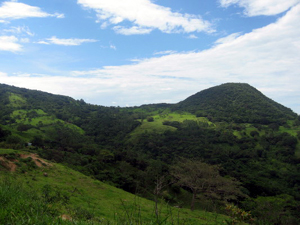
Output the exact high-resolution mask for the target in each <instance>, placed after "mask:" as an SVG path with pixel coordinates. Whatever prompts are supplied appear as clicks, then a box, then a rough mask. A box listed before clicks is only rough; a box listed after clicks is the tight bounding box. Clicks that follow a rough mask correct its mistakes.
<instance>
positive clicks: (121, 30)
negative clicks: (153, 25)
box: [113, 26, 152, 35]
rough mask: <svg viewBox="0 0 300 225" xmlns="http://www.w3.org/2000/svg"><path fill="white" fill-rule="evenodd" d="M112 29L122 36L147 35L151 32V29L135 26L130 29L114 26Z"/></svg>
mask: <svg viewBox="0 0 300 225" xmlns="http://www.w3.org/2000/svg"><path fill="white" fill-rule="evenodd" d="M113 29H114V31H115V32H116V33H118V34H123V35H133V34H149V33H151V31H152V29H149V28H143V27H137V26H133V27H130V28H125V27H122V26H115V27H114V28H113Z"/></svg>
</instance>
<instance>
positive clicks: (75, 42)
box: [37, 36, 97, 46]
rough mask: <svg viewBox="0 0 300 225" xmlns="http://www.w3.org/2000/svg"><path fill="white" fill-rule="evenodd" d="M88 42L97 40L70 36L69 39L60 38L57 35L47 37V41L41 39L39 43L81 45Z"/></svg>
mask: <svg viewBox="0 0 300 225" xmlns="http://www.w3.org/2000/svg"><path fill="white" fill-rule="evenodd" d="M87 42H97V40H94V39H78V38H69V39H60V38H57V37H55V36H53V37H51V38H47V39H46V40H45V41H39V42H37V43H38V44H56V45H65V46H76V45H81V44H83V43H87Z"/></svg>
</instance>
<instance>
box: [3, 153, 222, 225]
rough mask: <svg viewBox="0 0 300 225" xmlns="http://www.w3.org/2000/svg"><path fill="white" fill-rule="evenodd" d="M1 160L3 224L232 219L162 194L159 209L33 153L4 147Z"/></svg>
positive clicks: (169, 221) (213, 220)
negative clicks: (180, 203)
mask: <svg viewBox="0 0 300 225" xmlns="http://www.w3.org/2000/svg"><path fill="white" fill-rule="evenodd" d="M8 162H10V163H12V162H13V164H14V165H16V166H17V167H16V168H15V167H14V169H13V167H12V164H10V166H8V165H9V163H8ZM0 163H1V167H0V196H1V197H0V202H1V206H3V207H1V209H0V223H1V224H61V223H62V221H63V219H66V220H65V222H64V223H67V224H68V223H76V224H223V222H224V221H225V220H226V219H228V217H226V216H224V215H220V214H215V213H209V212H204V211H198V210H195V211H193V212H192V211H190V210H187V209H179V208H175V207H171V206H169V205H168V204H167V203H165V202H164V201H162V200H161V201H160V203H159V206H158V214H157V215H156V214H155V212H154V207H155V203H154V202H152V201H149V200H146V199H143V198H141V197H138V196H136V195H133V194H130V193H128V192H125V191H123V190H121V189H117V188H115V187H112V186H110V185H107V184H105V183H102V182H100V181H98V180H94V179H92V178H91V177H88V176H85V175H83V174H81V173H79V172H77V171H74V170H72V169H70V168H67V167H65V166H63V165H60V164H56V163H52V162H47V161H45V160H43V159H41V158H39V157H36V156H35V155H34V154H31V153H26V152H22V151H18V152H17V151H14V150H8V149H0ZM9 170H10V172H8V171H9Z"/></svg>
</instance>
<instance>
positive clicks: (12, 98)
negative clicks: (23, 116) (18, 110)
mask: <svg viewBox="0 0 300 225" xmlns="http://www.w3.org/2000/svg"><path fill="white" fill-rule="evenodd" d="M8 99H9V102H10V104H9V105H10V106H12V107H20V106H23V105H25V104H26V99H24V98H23V97H22V96H20V95H17V94H14V93H11V94H10V95H9V98H8Z"/></svg>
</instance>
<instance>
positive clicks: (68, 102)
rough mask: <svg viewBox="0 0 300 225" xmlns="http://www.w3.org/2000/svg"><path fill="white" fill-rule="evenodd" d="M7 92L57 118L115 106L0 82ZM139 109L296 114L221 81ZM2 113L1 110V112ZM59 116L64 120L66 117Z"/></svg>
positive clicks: (282, 117)
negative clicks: (172, 101) (178, 99)
mask: <svg viewBox="0 0 300 225" xmlns="http://www.w3.org/2000/svg"><path fill="white" fill-rule="evenodd" d="M10 93H15V94H18V95H20V96H23V97H24V99H27V101H26V103H25V102H23V103H22V102H18V103H17V104H19V108H27V109H28V108H43V110H46V111H48V113H49V112H51V113H56V116H57V117H58V118H59V117H61V115H62V116H64V114H65V113H63V112H62V113H60V114H57V112H58V111H64V112H66V111H68V113H71V114H73V112H77V113H79V111H80V113H79V114H81V116H84V115H83V114H85V113H84V112H85V111H86V110H84V108H86V107H88V108H91V107H92V108H94V110H95V108H97V110H101V111H107V110H108V109H113V108H115V107H104V106H96V105H94V106H92V105H90V104H86V103H85V102H84V101H83V100H80V101H79V100H74V99H73V98H71V97H67V96H62V95H54V94H49V93H46V92H42V91H36V90H28V89H25V88H18V87H14V86H9V85H5V84H0V102H2V103H4V105H5V103H8V102H9V95H10ZM45 101H49V104H45ZM135 108H139V107H135ZM140 108H144V109H146V110H149V109H151V108H152V109H153V108H157V109H164V110H165V109H166V108H170V109H171V110H172V111H184V112H190V113H192V114H196V115H197V116H199V117H208V118H209V119H211V120H214V121H226V122H237V123H260V124H270V123H284V121H286V120H289V119H294V118H295V117H297V114H296V113H294V112H293V111H292V110H291V109H289V108H287V107H285V106H283V105H281V104H279V103H277V102H275V101H273V100H271V99H270V98H268V97H266V96H265V95H263V94H262V93H261V92H260V91H258V90H257V89H255V88H254V87H252V86H250V85H249V84H246V83H225V84H222V85H219V86H215V87H212V88H208V89H206V90H202V91H200V92H198V93H196V94H194V95H192V96H190V97H188V98H186V99H185V100H183V101H181V102H179V103H177V104H162V103H161V104H150V105H143V106H140ZM62 109H63V110H62ZM129 109H130V108H129ZM6 110H8V109H6ZM108 111H110V110H108ZM4 113H5V112H2V115H3V114H4ZM6 113H7V112H6ZM77 116H79V115H77ZM81 116H79V117H81ZM62 119H64V120H67V118H66V117H65V118H62Z"/></svg>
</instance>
